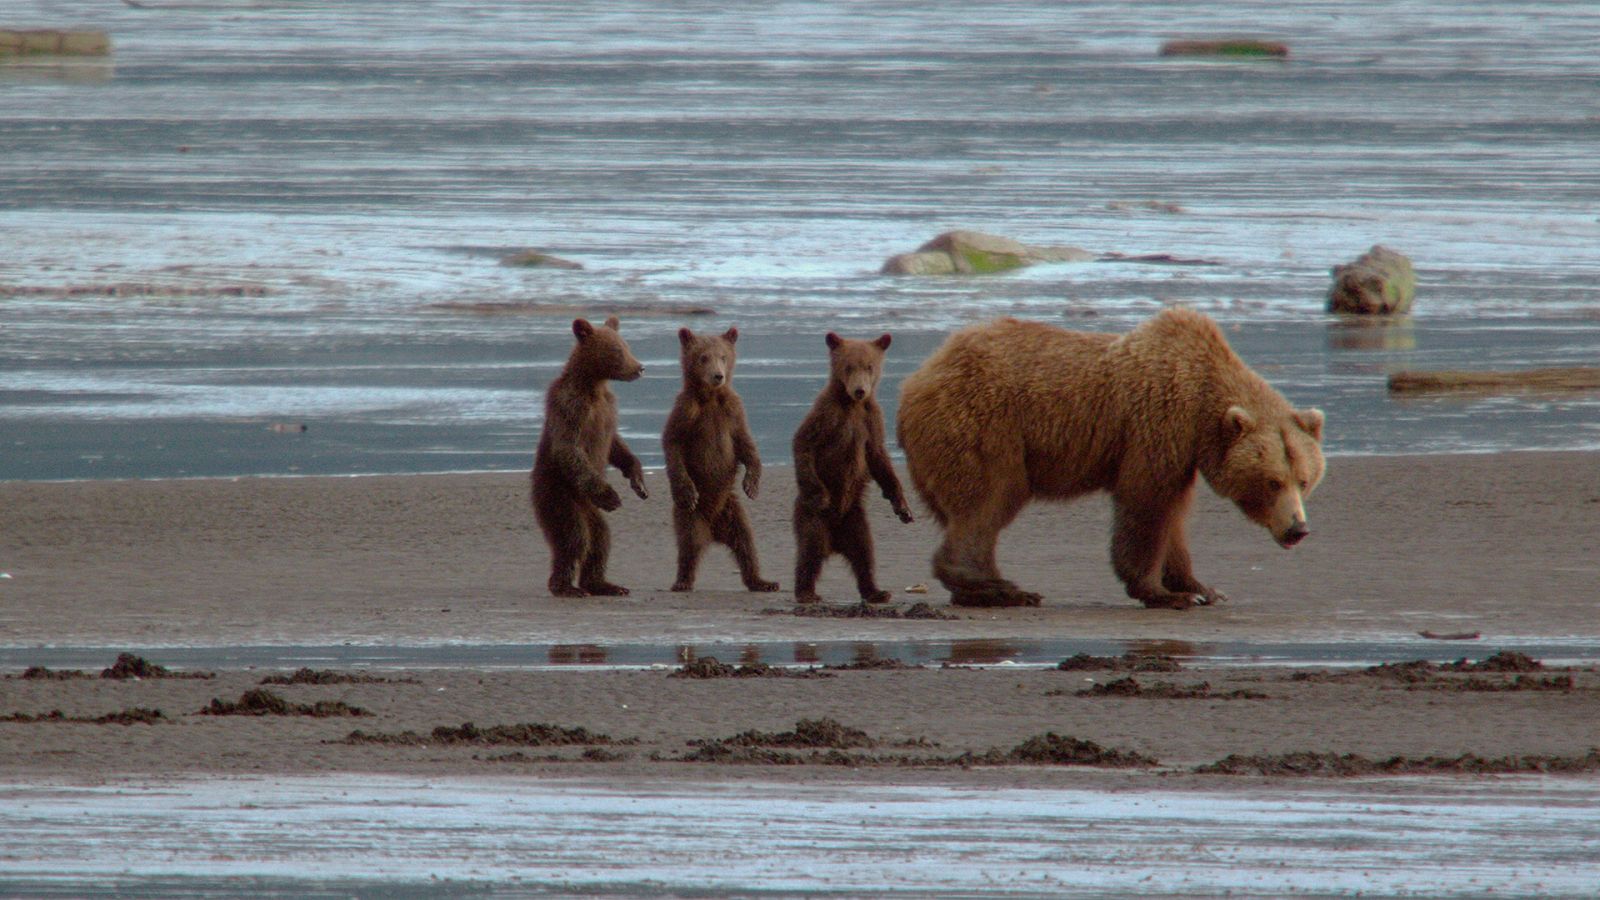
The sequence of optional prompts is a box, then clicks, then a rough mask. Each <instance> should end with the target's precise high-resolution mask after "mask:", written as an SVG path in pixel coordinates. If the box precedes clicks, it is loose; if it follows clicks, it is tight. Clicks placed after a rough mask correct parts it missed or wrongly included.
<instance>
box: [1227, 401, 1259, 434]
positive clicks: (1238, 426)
mask: <svg viewBox="0 0 1600 900" xmlns="http://www.w3.org/2000/svg"><path fill="white" fill-rule="evenodd" d="M1254 427H1256V419H1255V416H1252V415H1250V411H1249V410H1247V409H1245V408H1244V407H1242V406H1230V407H1228V411H1227V412H1225V413H1223V414H1222V428H1223V430H1224V431H1225V432H1227V435H1228V438H1229V439H1230V440H1232V439H1233V438H1236V437H1238V436H1239V435H1241V434H1244V433H1245V432H1247V431H1249V430H1250V429H1252V428H1254Z"/></svg>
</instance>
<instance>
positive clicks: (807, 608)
mask: <svg viewBox="0 0 1600 900" xmlns="http://www.w3.org/2000/svg"><path fill="white" fill-rule="evenodd" d="M762 612H763V613H765V614H766V615H769V616H800V617H801V618H805V619H938V620H940V621H946V622H954V621H959V620H960V619H961V617H960V616H958V615H956V614H955V613H952V612H946V611H944V610H941V609H935V608H934V607H933V606H931V605H930V604H927V603H913V604H911V605H910V606H908V607H905V608H904V609H901V608H900V607H898V606H892V605H880V604H871V603H855V604H851V605H848V606H838V605H835V604H832V603H797V604H795V605H794V606H793V607H792V608H790V609H767V610H763V611H762Z"/></svg>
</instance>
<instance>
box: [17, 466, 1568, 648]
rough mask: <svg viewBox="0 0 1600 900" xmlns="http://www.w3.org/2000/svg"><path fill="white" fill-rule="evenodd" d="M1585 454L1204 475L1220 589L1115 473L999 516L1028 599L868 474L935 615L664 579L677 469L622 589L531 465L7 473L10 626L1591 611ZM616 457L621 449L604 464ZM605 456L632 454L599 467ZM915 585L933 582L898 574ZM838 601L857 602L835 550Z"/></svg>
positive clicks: (207, 640)
mask: <svg viewBox="0 0 1600 900" xmlns="http://www.w3.org/2000/svg"><path fill="white" fill-rule="evenodd" d="M1597 463H1600V454H1595V453H1585V452H1576V451H1548V452H1544V451H1541V452H1517V453H1497V454H1461V455H1428V456H1384V457H1332V458H1330V462H1329V470H1328V476H1327V478H1326V480H1325V481H1324V484H1323V486H1321V487H1320V488H1319V489H1318V491H1317V492H1316V494H1315V495H1314V496H1313V497H1312V498H1311V499H1310V501H1309V503H1308V504H1307V509H1308V513H1309V516H1310V522H1311V527H1312V535H1311V536H1310V538H1308V539H1307V540H1306V541H1305V542H1304V543H1303V544H1302V545H1301V546H1299V547H1297V548H1295V549H1294V550H1290V551H1284V550H1280V549H1279V548H1278V547H1276V546H1275V545H1274V544H1273V543H1272V542H1271V540H1270V538H1269V537H1268V536H1267V535H1266V533H1265V532H1264V531H1262V530H1261V529H1259V528H1257V527H1256V526H1254V525H1251V524H1250V523H1248V522H1247V521H1245V520H1244V518H1243V517H1242V516H1241V515H1240V514H1239V513H1238V512H1237V510H1235V509H1233V508H1232V507H1231V505H1229V504H1227V503H1226V502H1225V501H1222V500H1221V499H1220V498H1218V497H1216V496H1215V495H1214V494H1212V493H1211V492H1210V491H1209V489H1205V488H1202V489H1201V490H1200V491H1198V492H1197V501H1196V504H1195V511H1194V514H1193V515H1192V517H1191V520H1190V531H1191V539H1192V544H1193V549H1194V555H1195V565H1196V571H1197V573H1198V574H1199V575H1200V577H1201V578H1202V579H1204V580H1207V581H1209V582H1211V583H1214V584H1216V585H1217V586H1218V587H1219V588H1220V589H1221V590H1223V591H1224V592H1225V593H1228V594H1229V596H1230V597H1231V598H1232V600H1231V601H1230V602H1229V603H1226V604H1222V605H1219V606H1215V607H1210V608H1202V609H1195V610H1190V611H1188V612H1172V611H1163V610H1145V609H1143V608H1142V607H1140V606H1139V605H1138V604H1136V603H1134V602H1133V601H1131V600H1128V599H1126V597H1125V596H1124V595H1123V592H1122V589H1121V585H1120V584H1119V583H1118V582H1117V581H1116V580H1115V578H1114V577H1113V575H1112V573H1111V568H1110V564H1109V560H1108V556H1107V547H1106V544H1107V540H1108V535H1109V501H1108V500H1107V498H1106V497H1105V496H1104V495H1098V496H1093V497H1085V498H1082V499H1080V500H1077V501H1074V502H1070V503H1048V504H1047V503H1040V504H1034V505H1032V506H1030V507H1029V508H1028V509H1027V510H1026V511H1024V513H1023V515H1022V516H1021V517H1019V519H1018V521H1017V522H1016V523H1014V524H1013V525H1012V526H1011V527H1010V528H1009V529H1007V530H1006V532H1004V534H1003V535H1002V538H1001V547H1000V550H1001V563H1002V569H1003V571H1004V572H1005V573H1006V574H1007V575H1009V576H1010V577H1012V578H1013V579H1014V580H1016V581H1017V582H1018V583H1019V584H1022V585H1023V586H1025V587H1028V588H1030V589H1033V590H1041V591H1042V592H1043V593H1044V594H1045V596H1046V599H1045V604H1044V606H1042V607H1040V608H1034V609H1009V610H973V609H957V608H953V607H950V606H949V604H948V595H947V594H946V593H945V591H944V590H943V588H942V586H940V585H939V584H938V583H937V581H935V580H934V579H933V578H932V577H931V574H930V572H929V570H928V558H929V557H930V556H931V554H932V552H933V549H934V548H935V547H936V546H937V543H938V533H937V529H936V528H935V526H934V525H933V524H932V523H931V522H930V521H928V517H927V516H926V515H925V514H923V511H922V510H921V509H920V508H919V505H918V503H917V501H916V500H915V499H913V501H912V502H913V509H915V510H917V511H918V513H919V517H918V520H917V522H915V523H914V524H911V525H903V524H901V523H900V522H898V521H897V520H896V519H895V518H894V517H893V515H892V514H891V513H890V511H889V508H888V504H887V502H883V501H880V500H878V498H876V497H875V496H873V497H870V498H869V500H868V512H869V516H870V518H871V520H872V527H873V532H874V537H875V540H876V542H877V550H878V553H877V555H878V574H879V581H880V583H881V584H882V585H883V586H884V587H886V588H888V589H889V590H891V591H893V592H894V594H895V598H894V605H895V606H896V607H899V608H904V607H906V606H908V605H910V604H912V603H915V602H926V603H928V604H930V605H931V606H932V607H933V608H934V609H935V610H937V611H939V612H942V613H945V614H949V615H952V616H954V617H955V618H952V619H948V620H943V619H936V620H913V621H908V620H898V619H830V618H802V617H798V616H792V615H768V614H764V611H765V610H768V609H772V608H787V607H791V604H792V596H793V595H792V593H790V592H788V591H781V592H779V593H775V594H756V593H748V592H745V591H744V590H742V588H741V586H740V585H739V582H738V579H737V578H736V577H735V575H734V571H733V565H732V558H731V556H730V555H729V554H728V553H727V552H726V551H725V549H723V548H720V547H714V548H712V549H710V550H709V551H708V552H707V554H706V557H705V559H704V561H703V563H702V565H701V573H700V579H699V582H698V584H697V589H696V590H695V591H693V592H689V593H683V594H679V593H672V592H669V591H667V590H666V587H667V585H668V583H670V581H671V579H672V575H673V572H674V567H675V566H674V557H675V548H674V545H673V538H672V528H671V524H670V503H669V502H668V501H667V498H666V484H665V479H664V478H663V477H661V476H660V474H659V473H650V475H649V476H647V482H648V483H649V485H650V488H651V490H652V496H651V499H649V500H645V501H640V500H638V499H637V498H634V497H633V496H632V495H631V494H625V495H624V505H623V507H622V508H621V509H620V510H618V511H617V512H615V513H612V514H611V515H610V522H611V525H612V529H613V534H614V541H613V553H612V567H611V572H612V575H613V579H612V580H614V581H617V582H619V583H621V584H624V585H627V586H629V587H631V588H632V590H633V593H632V595H631V596H629V597H623V598H614V599H603V598H582V599H578V600H557V599H555V598H552V597H550V596H549V595H548V593H547V592H546V590H545V588H544V580H545V577H546V576H547V574H548V573H547V570H546V567H547V565H548V551H547V549H546V548H545V546H544V543H543V541H542V539H541V538H540V536H539V534H538V532H537V529H536V527H535V525H534V522H533V517H532V515H531V513H530V512H529V511H528V508H527V499H526V497H527V493H526V492H527V487H526V484H527V482H526V479H527V475H526V473H525V472H521V471H517V472H504V473H480V474H461V475H402V476H389V475H375V476H295V477H285V478H277V477H265V478H262V477H252V478H240V479H231V478H230V479H181V480H165V481H87V482H49V483H41V482H3V483H0V509H3V510H5V512H4V516H3V518H0V572H5V573H7V574H9V575H10V576H11V577H10V578H8V579H4V580H0V646H8V647H27V646H39V645H50V646H116V645H135V646H177V645H181V646H202V645H215V646H228V645H273V644H339V643H346V642H348V643H353V644H378V645H382V644H408V643H429V644H451V643H477V644H583V643H602V644H639V643H706V642H727V641H756V642H759V641H779V640H820V641H827V640H849V639H879V640H882V639H933V640H939V639H967V638H995V639H999V638H1026V639H1034V640H1051V639H1057V640H1059V639H1069V638H1070V639H1108V640H1160V639H1179V640H1194V641H1225V640H1229V639H1233V640H1245V641H1267V640H1272V641H1302V642H1306V641H1310V642H1319V641H1329V640H1347V639H1357V640H1361V639H1380V638H1394V637H1406V638H1410V637H1414V636H1415V635H1416V634H1417V632H1420V631H1432V632H1436V633H1446V634H1448V633H1460V632H1473V631H1476V632H1479V633H1481V634H1482V635H1483V637H1484V639H1485V641H1491V640H1494V639H1496V638H1501V637H1517V638H1520V639H1534V638H1540V637H1557V638H1582V637H1600V619H1597V618H1596V617H1595V616H1593V615H1592V607H1591V605H1590V604H1589V603H1587V602H1586V599H1585V598H1587V597H1589V596H1590V595H1591V594H1592V589H1593V585H1594V584H1595V583H1600V565H1597V564H1595V563H1593V562H1590V561H1589V560H1590V558H1591V553H1590V550H1589V548H1588V546H1587V539H1586V536H1587V535H1591V534H1595V533H1600V464H1597ZM611 474H612V475H613V476H614V474H615V473H611ZM613 482H614V483H619V484H620V479H617V478H615V477H613ZM762 487H763V490H762V493H761V495H760V499H759V501H756V502H749V501H745V505H746V508H747V509H748V510H749V512H750V515H751V519H752V522H753V526H754V530H755V534H756V540H757V544H758V547H759V550H760V552H761V555H762V564H763V573H764V574H765V575H766V576H767V577H769V578H774V579H776V580H777V581H779V582H780V583H781V584H783V585H784V586H785V587H786V588H787V587H788V586H789V585H790V584H791V582H792V565H793V537H792V534H791V530H790V525H789V522H788V513H789V507H790V504H791V502H792V499H791V498H792V496H793V479H792V475H791V474H790V470H789V468H788V467H787V466H769V467H767V469H766V472H765V474H764V478H763V485H762ZM914 585H927V586H928V588H929V590H928V592H927V593H926V594H912V593H906V592H905V588H906V587H908V586H914ZM821 591H822V594H823V596H824V598H825V599H826V600H827V601H828V602H829V603H830V604H833V605H841V606H842V605H853V604H854V603H855V602H856V597H855V592H854V590H853V584H852V583H851V581H850V579H849V578H848V576H847V575H846V567H845V566H844V564H843V561H842V560H840V559H838V558H837V557H836V558H834V559H833V560H832V561H830V562H829V564H828V565H827V567H826V568H825V570H824V573H823V580H822V583H821Z"/></svg>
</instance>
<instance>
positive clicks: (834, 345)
mask: <svg viewBox="0 0 1600 900" xmlns="http://www.w3.org/2000/svg"><path fill="white" fill-rule="evenodd" d="M823 340H825V341H827V342H828V349H829V350H837V349H839V345H840V344H842V343H844V338H842V337H839V336H838V335H837V334H834V333H833V332H831V331H830V332H828V336H827V337H825V338H823Z"/></svg>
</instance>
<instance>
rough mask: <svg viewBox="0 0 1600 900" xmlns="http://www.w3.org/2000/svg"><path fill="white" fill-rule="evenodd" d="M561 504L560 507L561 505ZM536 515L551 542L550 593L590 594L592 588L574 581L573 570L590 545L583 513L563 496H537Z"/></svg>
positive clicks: (565, 594) (575, 595)
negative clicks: (581, 586) (564, 499)
mask: <svg viewBox="0 0 1600 900" xmlns="http://www.w3.org/2000/svg"><path fill="white" fill-rule="evenodd" d="M558 507H560V508H559V509H558ZM533 514H534V518H535V519H537V520H538V522H539V530H540V531H543V532H544V540H545V543H547V544H549V545H550V581H549V582H548V585H549V588H550V593H551V595H552V596H555V597H587V596H589V592H588V591H585V590H583V589H581V588H577V587H574V586H573V584H572V576H573V573H574V572H575V571H576V569H577V568H578V562H579V561H580V560H582V559H583V556H584V550H585V549H587V546H588V540H587V538H588V533H587V529H586V528H585V526H584V519H583V515H582V513H580V512H579V510H578V509H577V507H576V506H575V505H574V504H572V503H570V502H568V503H565V504H563V503H561V498H546V497H540V496H537V495H536V496H535V497H534V505H533Z"/></svg>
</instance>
